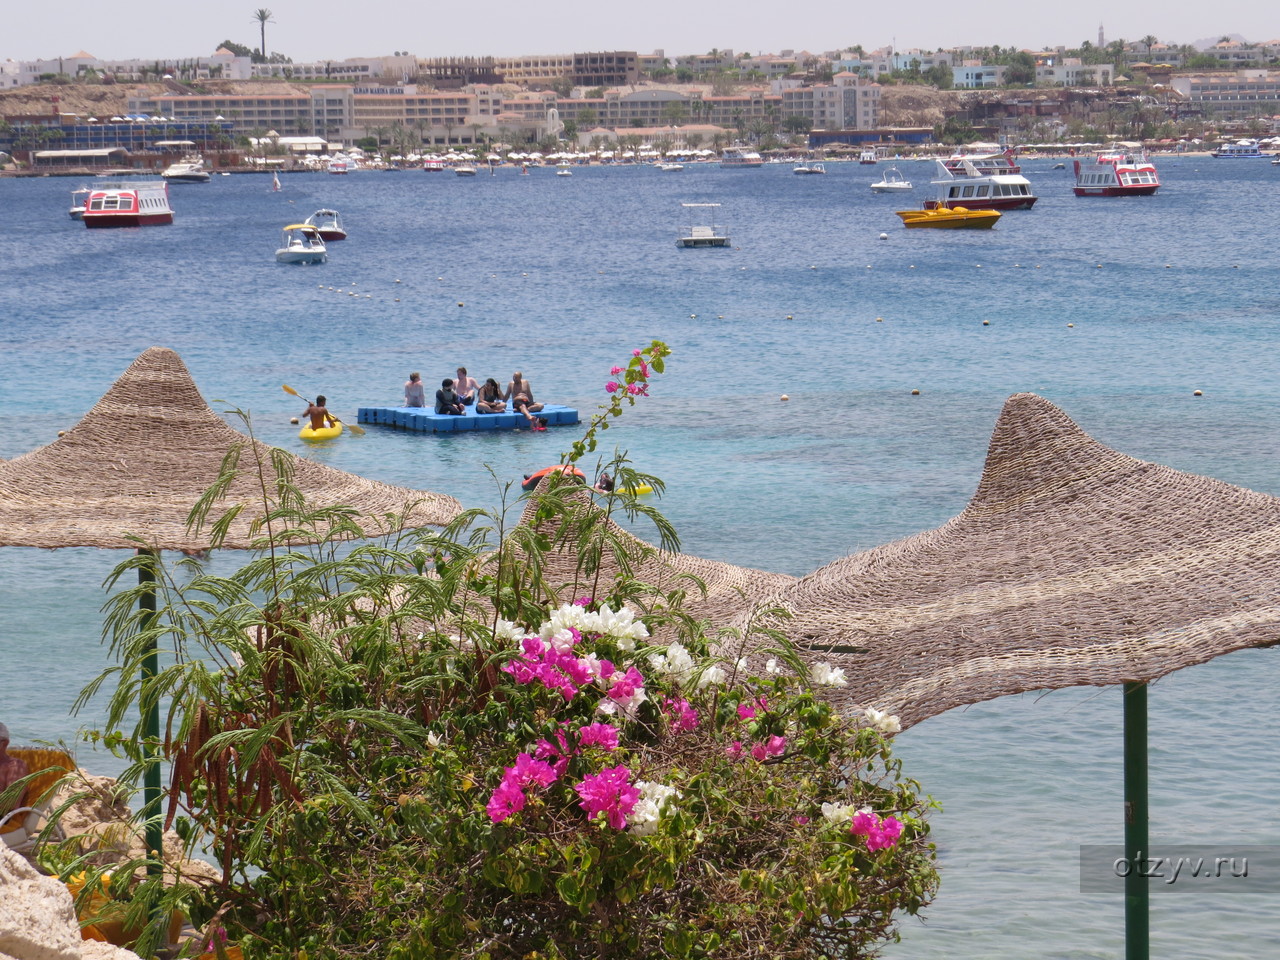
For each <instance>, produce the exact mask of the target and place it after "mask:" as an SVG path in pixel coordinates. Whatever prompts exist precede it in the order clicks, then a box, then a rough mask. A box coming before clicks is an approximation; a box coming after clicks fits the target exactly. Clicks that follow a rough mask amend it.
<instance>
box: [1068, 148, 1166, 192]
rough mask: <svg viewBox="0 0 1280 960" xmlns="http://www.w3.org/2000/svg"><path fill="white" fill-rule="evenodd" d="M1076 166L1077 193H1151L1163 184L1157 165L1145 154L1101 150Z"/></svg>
mask: <svg viewBox="0 0 1280 960" xmlns="http://www.w3.org/2000/svg"><path fill="white" fill-rule="evenodd" d="M1075 168H1076V185H1075V194H1076V196H1077V197H1149V196H1151V194H1153V193H1155V192H1156V190H1158V189H1159V188H1160V177H1159V176H1158V175H1157V174H1156V165H1155V164H1154V163H1152V162H1151V161H1150V160H1148V159H1147V158H1146V157H1145V156H1143V155H1141V154H1132V153H1100V154H1098V155H1097V156H1096V157H1094V158H1093V160H1092V161H1087V160H1086V161H1085V162H1083V163H1082V162H1080V161H1079V160H1077V161H1076V162H1075Z"/></svg>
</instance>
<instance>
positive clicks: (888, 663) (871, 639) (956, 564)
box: [765, 394, 1280, 957]
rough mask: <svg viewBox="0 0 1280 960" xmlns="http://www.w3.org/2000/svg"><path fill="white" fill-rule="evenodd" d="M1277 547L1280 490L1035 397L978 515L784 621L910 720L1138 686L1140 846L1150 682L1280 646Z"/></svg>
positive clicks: (1005, 424) (784, 604)
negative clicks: (1106, 429)
mask: <svg viewBox="0 0 1280 960" xmlns="http://www.w3.org/2000/svg"><path fill="white" fill-rule="evenodd" d="M1278 559H1280V499H1277V498H1276V497H1272V496H1267V495H1265V494H1261V493H1255V492H1253V491H1250V490H1245V489H1242V488H1240V487H1234V486H1231V485H1229V484H1226V483H1222V482H1220V481H1217V480H1213V479H1209V478H1207V477H1200V476H1195V475H1192V474H1188V473H1182V472H1179V471H1177V470H1173V469H1171V468H1169V467H1164V466H1160V465H1158V464H1154V463H1147V462H1144V461H1141V460H1135V459H1134V458H1132V457H1128V456H1125V455H1124V454H1122V453H1118V452H1116V451H1115V450H1112V449H1109V448H1108V447H1105V446H1103V445H1102V444H1100V443H1098V442H1097V441H1096V440H1094V439H1092V438H1091V437H1090V436H1088V435H1087V434H1086V433H1084V432H1083V431H1082V430H1081V429H1080V428H1079V427H1077V426H1076V425H1075V424H1074V423H1073V422H1072V421H1071V420H1070V418H1068V417H1067V416H1066V414H1064V413H1063V412H1062V411H1061V410H1059V409H1058V408H1057V407H1055V406H1054V405H1053V404H1051V403H1049V402H1048V401H1046V400H1043V399H1041V398H1040V397H1037V396H1035V395H1032V394H1018V395H1016V396H1013V397H1011V398H1010V399H1009V400H1008V402H1007V403H1006V404H1005V407H1004V410H1003V412H1002V413H1001V415H1000V418H999V421H998V422H997V424H996V428H995V432H994V434H993V436H992V439H991V445H990V449H989V452H988V455H987V460H986V465H985V467H984V470H983V475H982V479H981V482H980V483H979V485H978V489H977V492H976V493H975V494H974V497H973V499H972V500H971V501H970V503H969V505H968V506H967V507H966V508H965V509H964V511H963V512H962V513H961V514H959V515H958V516H956V517H955V518H953V519H952V520H950V521H948V522H947V523H945V524H943V525H942V526H941V527H939V528H938V529H936V530H930V531H928V532H925V533H921V534H917V535H916V536H913V537H909V538H908V539H905V540H901V541H898V542H896V543H891V544H888V545H885V546H881V547H876V548H875V549H872V550H868V551H865V552H863V553H859V554H855V555H853V556H849V557H845V558H843V559H841V560H837V561H836V562H834V563H831V564H828V565H827V566H825V567H822V568H821V569H819V570H817V571H815V572H814V573H812V574H810V575H808V576H806V577H804V578H803V579H801V580H800V581H798V582H796V583H795V584H793V585H792V586H790V587H788V588H786V589H784V590H783V591H782V592H781V593H780V594H779V595H778V596H776V597H774V598H772V599H771V604H774V605H777V606H779V607H781V608H783V609H784V610H787V611H788V612H789V613H790V614H791V615H792V617H791V619H790V620H787V621H781V622H778V623H775V624H773V625H775V626H778V627H779V628H782V629H785V630H787V632H788V633H789V634H790V636H791V637H792V638H793V639H794V640H795V641H796V642H797V643H798V644H799V645H800V646H801V647H802V648H806V649H808V650H811V651H813V653H812V654H810V655H811V656H814V657H818V656H821V658H822V659H829V660H831V661H832V662H834V663H835V664H837V665H839V666H841V667H843V668H844V670H845V673H846V674H847V676H848V678H849V685H848V686H847V687H845V688H841V690H840V692H839V696H840V697H841V699H842V701H843V702H844V703H845V704H846V705H849V706H866V707H877V708H880V709H885V710H888V711H890V712H893V713H897V714H898V715H899V716H900V718H901V721H902V723H903V725H904V726H909V725H911V724H913V723H918V722H919V721H921V720H923V719H925V718H927V717H931V716H934V715H936V714H939V713H942V712H943V711H945V710H949V709H951V708H952V707H957V706H962V705H964V704H969V703H977V702H979V701H983V700H990V699H993V698H995V697H1000V696H1004V695H1006V694H1012V693H1019V692H1024V691H1029V690H1042V689H1047V688H1057V687H1067V686H1079V685H1090V686H1093V685H1108V684H1115V683H1122V684H1124V686H1125V697H1124V701H1125V770H1126V773H1125V794H1126V806H1127V810H1128V814H1129V815H1128V816H1127V818H1126V819H1127V822H1126V831H1125V832H1126V847H1127V848H1128V852H1129V855H1130V856H1131V857H1133V856H1141V854H1140V853H1138V851H1143V850H1146V849H1147V847H1146V776H1147V770H1146V683H1147V682H1149V681H1151V680H1155V679H1157V678H1159V677H1162V676H1164V675H1165V674H1168V673H1171V672H1173V671H1174V670H1178V669H1180V668H1182V667H1187V666H1191V665H1193V664H1198V663H1204V662H1205V661H1207V660H1210V659H1212V658H1214V657H1217V656H1219V655H1221V654H1224V653H1230V652H1232V651H1235V650H1241V649H1244V648H1247V647H1265V646H1270V645H1273V644H1275V643H1277V642H1280V563H1277V560H1278ZM765 622H769V618H768V617H766V618H765ZM1130 862H1132V860H1131V861H1130ZM1131 883H1132V886H1129V884H1131ZM1126 885H1127V886H1126V925H1127V927H1128V940H1129V950H1130V952H1129V954H1128V955H1129V956H1130V957H1145V956H1146V955H1147V952H1146V951H1147V947H1146V942H1147V941H1146V913H1147V911H1146V902H1145V895H1146V885H1145V879H1144V878H1143V877H1141V876H1139V875H1138V871H1136V870H1133V871H1131V874H1130V876H1129V878H1127V879H1126Z"/></svg>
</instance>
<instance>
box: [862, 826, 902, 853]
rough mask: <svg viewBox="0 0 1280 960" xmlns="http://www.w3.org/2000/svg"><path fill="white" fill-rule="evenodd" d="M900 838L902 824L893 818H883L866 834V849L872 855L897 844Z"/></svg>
mask: <svg viewBox="0 0 1280 960" xmlns="http://www.w3.org/2000/svg"><path fill="white" fill-rule="evenodd" d="M900 836H902V823H901V822H900V821H899V820H898V819H897V818H895V817H885V818H884V819H883V820H881V821H880V823H879V825H878V826H876V827H875V828H873V829H872V830H871V832H870V833H868V834H867V849H868V850H870V851H871V852H872V853H875V851H877V850H886V849H888V848H889V847H892V846H893V845H894V844H895V843H897V842H898V837H900Z"/></svg>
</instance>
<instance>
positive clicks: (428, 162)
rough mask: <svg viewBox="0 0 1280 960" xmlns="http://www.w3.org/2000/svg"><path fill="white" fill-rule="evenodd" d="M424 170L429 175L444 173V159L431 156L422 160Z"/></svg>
mask: <svg viewBox="0 0 1280 960" xmlns="http://www.w3.org/2000/svg"><path fill="white" fill-rule="evenodd" d="M422 169H423V170H425V171H426V172H427V173H443V172H444V157H437V156H430V157H424V158H423V159H422Z"/></svg>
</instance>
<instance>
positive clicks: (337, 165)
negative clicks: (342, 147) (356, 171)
mask: <svg viewBox="0 0 1280 960" xmlns="http://www.w3.org/2000/svg"><path fill="white" fill-rule="evenodd" d="M353 166H355V164H353V163H352V161H351V158H350V157H347V156H344V155H343V154H341V153H339V154H337V155H336V156H334V157H333V158H331V159H330V160H329V165H328V166H327V167H326V168H325V169H326V170H327V171H328V172H329V173H336V174H339V175H345V174H348V173H350V172H351V168H352V167H353Z"/></svg>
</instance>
